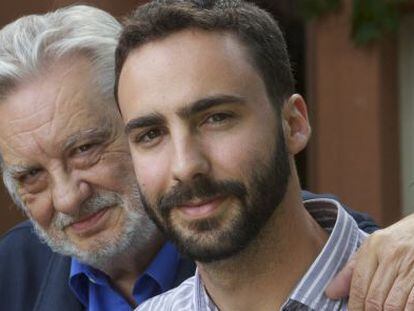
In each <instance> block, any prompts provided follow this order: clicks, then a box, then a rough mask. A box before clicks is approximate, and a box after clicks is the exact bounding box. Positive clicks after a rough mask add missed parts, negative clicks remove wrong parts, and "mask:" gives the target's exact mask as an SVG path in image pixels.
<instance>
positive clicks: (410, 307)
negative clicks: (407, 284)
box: [404, 287, 414, 311]
mask: <svg viewBox="0 0 414 311" xmlns="http://www.w3.org/2000/svg"><path fill="white" fill-rule="evenodd" d="M404 311H414V287H413V288H411V292H410V294H409V296H408V299H407V303H406V305H405V309H404Z"/></svg>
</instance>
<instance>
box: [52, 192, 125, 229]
mask: <svg viewBox="0 0 414 311" xmlns="http://www.w3.org/2000/svg"><path fill="white" fill-rule="evenodd" d="M122 202H123V201H122V199H121V197H120V196H119V195H118V194H117V193H114V192H104V193H99V194H97V195H95V196H94V197H92V198H90V199H88V200H87V201H85V202H83V203H82V205H81V207H80V208H79V212H78V214H77V215H75V216H72V215H67V214H64V213H61V212H58V213H56V214H55V216H54V219H53V221H52V227H54V228H56V229H58V230H62V229H63V228H65V227H67V226H69V225H71V224H73V223H75V222H78V221H79V220H80V219H82V218H85V217H87V216H89V215H92V214H94V213H96V212H98V211H100V210H102V209H104V208H107V207H110V206H114V205H120V204H122Z"/></svg>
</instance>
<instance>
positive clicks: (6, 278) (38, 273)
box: [0, 221, 70, 311]
mask: <svg viewBox="0 0 414 311" xmlns="http://www.w3.org/2000/svg"><path fill="white" fill-rule="evenodd" d="M69 267H70V258H69V257H64V256H60V255H58V254H56V253H53V252H52V250H51V249H50V248H49V247H48V246H47V245H46V244H44V243H42V242H41V241H40V239H39V238H38V237H37V235H36V234H35V233H34V230H33V226H32V224H31V223H30V221H25V222H23V223H20V224H19V225H17V226H15V227H14V228H12V229H11V230H9V231H8V232H7V233H6V234H4V235H3V236H2V237H1V238H0V276H1V277H0V299H1V301H2V308H1V309H2V310H3V309H4V310H9V311H26V310H34V309H35V307H34V306H35V305H36V302H37V301H38V300H39V297H40V296H41V295H42V293H44V292H45V291H48V290H46V289H45V286H46V285H48V286H49V284H50V286H53V287H55V288H56V290H55V292H56V291H58V290H59V289H60V287H64V284H66V282H67V280H66V278H67V275H68V272H67V271H68V269H69ZM55 270H59V271H57V272H55ZM51 275H59V280H57V281H58V282H55V281H54V280H53V278H51V277H50V276H51ZM60 275H64V276H63V277H64V278H65V279H63V280H62V278H61V277H60ZM56 278H58V277H56ZM59 284H63V285H59ZM41 310H52V309H51V308H47V309H45V308H43V307H42V308H41ZM62 310H67V309H65V308H63V309H62Z"/></svg>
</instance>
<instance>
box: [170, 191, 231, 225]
mask: <svg viewBox="0 0 414 311" xmlns="http://www.w3.org/2000/svg"><path fill="white" fill-rule="evenodd" d="M223 201H224V197H221V196H220V197H214V198H209V199H203V200H194V201H190V202H186V203H185V204H183V205H181V206H179V207H178V210H179V211H180V212H181V213H182V214H184V216H185V217H187V218H192V219H197V218H203V217H206V216H210V215H211V214H213V213H214V212H215V211H216V210H217V209H218V208H219V206H220V205H221V203H222V202H223Z"/></svg>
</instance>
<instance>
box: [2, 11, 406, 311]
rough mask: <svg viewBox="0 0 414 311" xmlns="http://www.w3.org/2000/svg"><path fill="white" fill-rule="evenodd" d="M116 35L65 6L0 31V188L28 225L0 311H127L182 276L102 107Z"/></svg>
mask: <svg viewBox="0 0 414 311" xmlns="http://www.w3.org/2000/svg"><path fill="white" fill-rule="evenodd" d="M120 30H121V27H120V25H119V23H118V22H117V21H116V20H115V19H114V18H112V17H111V16H110V15H108V14H107V13H105V12H103V11H101V10H98V9H95V8H91V7H87V6H74V7H69V8H64V9H61V10H58V11H55V12H52V13H49V14H46V15H39V16H28V17H24V18H22V19H20V20H18V21H16V22H15V23H13V24H10V25H8V26H6V27H5V28H4V29H2V30H1V31H0V151H1V155H2V169H3V179H4V181H5V183H6V185H7V188H8V190H9V192H10V194H11V196H12V197H13V199H14V201H15V202H16V204H17V205H18V206H19V207H20V208H21V209H22V210H23V211H24V212H25V213H26V214H27V215H28V216H29V218H30V220H31V222H30V223H29V222H25V223H23V224H21V225H19V226H17V227H16V228H14V229H12V230H11V231H10V232H9V233H7V234H6V235H5V236H4V237H3V238H2V240H1V241H0V275H1V276H2V277H1V278H0V297H1V298H2V302H1V307H2V309H4V310H8V311H9V310H16V311H17V310H18V311H21V310H41V311H45V310H53V311H55V310H68V311H69V310H70V311H73V310H131V309H132V307H134V306H136V305H137V304H140V303H142V302H143V301H144V300H146V299H148V298H149V297H152V296H154V295H157V294H159V293H161V292H164V291H166V290H168V289H170V288H172V287H174V286H176V285H178V284H179V283H180V282H181V281H182V280H184V279H185V278H187V277H189V276H190V275H192V274H193V273H194V264H193V263H192V262H191V261H189V260H187V259H184V258H183V257H181V256H180V255H179V254H178V252H177V251H176V249H175V248H174V247H173V246H172V245H171V244H169V243H165V241H164V239H163V238H162V236H161V235H160V233H159V231H158V230H157V229H156V228H155V226H154V225H153V224H152V222H150V221H149V220H148V218H147V216H146V215H145V213H143V210H142V208H141V201H140V198H139V195H138V188H137V183H136V179H135V176H134V174H133V167H132V162H131V159H130V153H129V150H128V144H127V140H126V138H125V136H124V127H123V123H122V120H121V118H120V117H119V114H118V112H117V108H116V105H115V100H114V98H113V85H114V57H113V55H114V50H115V47H116V43H117V38H118V34H119V32H120ZM160 86H161V85H160ZM151 87H159V86H158V85H153V86H151ZM162 94H164V95H168V94H167V93H164V92H162ZM150 135H152V134H150ZM156 160H157V158H156V157H154V161H153V163H151V161H150V162H149V163H148V168H153V169H155V168H156V166H158V165H159V163H158V162H157V161H156ZM155 177H156V176H154V184H156V183H157V178H155ZM149 183H150V184H152V181H149ZM308 196H309V194H308ZM355 216H356V217H357V218H358V219H360V220H362V223H363V225H364V228H365V229H367V230H368V229H371V228H372V227H370V226H369V225H368V226H367V224H366V222H364V218H363V217H361V216H360V215H359V216H358V215H355ZM32 226H33V227H32ZM406 227H407V226H406V225H405V226H403V227H400V228H397V230H391V231H390V232H397V233H398V232H401V228H406ZM33 228H34V230H35V231H36V235H35V234H33V233H32V229H33ZM38 236H39V237H40V238H41V240H39V239H38ZM387 236H390V235H387ZM41 241H44V242H46V245H45V244H43V243H41ZM387 243H394V244H395V240H391V242H390V241H389V240H388V241H387ZM380 249H384V247H380V246H377V247H376V248H374V250H375V251H377V250H380ZM51 250H53V252H52V251H51ZM375 251H373V252H372V254H373V256H376V252H375ZM403 253H404V252H403ZM369 267H370V269H373V270H374V271H375V268H376V265H370V266H369ZM367 281H368V283H369V278H368V279H367ZM391 284H392V282H391Z"/></svg>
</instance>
